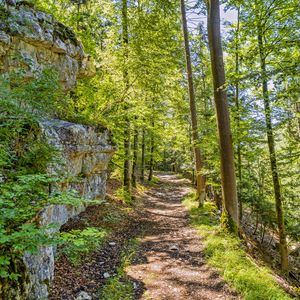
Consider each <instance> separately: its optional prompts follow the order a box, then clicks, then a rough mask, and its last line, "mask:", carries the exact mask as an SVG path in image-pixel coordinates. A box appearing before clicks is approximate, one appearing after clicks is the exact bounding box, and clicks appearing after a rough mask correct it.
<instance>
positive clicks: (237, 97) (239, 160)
mask: <svg viewBox="0 0 300 300" xmlns="http://www.w3.org/2000/svg"><path fill="white" fill-rule="evenodd" d="M239 34H240V7H238V10H237V27H236V41H235V73H236V76H237V78H236V80H235V99H234V100H235V108H236V117H235V120H236V128H237V168H238V179H239V181H238V199H239V218H240V220H242V218H243V204H242V200H241V183H242V154H241V138H240V120H241V112H240V80H239V77H238V76H239V73H240V57H239V42H240V41H239Z"/></svg>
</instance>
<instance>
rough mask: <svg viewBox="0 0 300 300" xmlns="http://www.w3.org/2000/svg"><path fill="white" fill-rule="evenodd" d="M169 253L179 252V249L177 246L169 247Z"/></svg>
mask: <svg viewBox="0 0 300 300" xmlns="http://www.w3.org/2000/svg"><path fill="white" fill-rule="evenodd" d="M169 250H170V251H179V247H178V246H177V245H172V246H170V247H169Z"/></svg>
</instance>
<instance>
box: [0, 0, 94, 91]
mask: <svg viewBox="0 0 300 300" xmlns="http://www.w3.org/2000/svg"><path fill="white" fill-rule="evenodd" d="M5 2H7V0H6V1H5ZM0 5H1V8H3V10H4V11H5V13H4V14H3V16H2V15H1V16H0V66H1V67H0V72H1V73H4V72H8V71H9V70H12V69H18V68H21V67H22V68H24V67H25V68H26V69H28V72H27V74H28V77H32V76H34V74H35V73H34V72H33V71H34V70H35V71H36V70H42V69H45V68H47V67H48V66H51V67H52V68H54V69H55V70H56V71H57V72H58V74H59V79H60V83H61V85H62V86H63V88H64V90H70V89H72V88H73V87H74V86H75V84H76V80H77V79H78V78H86V77H92V76H94V75H95V73H96V68H95V65H94V62H93V60H92V59H91V58H90V57H89V56H87V55H85V54H84V51H83V46H82V44H81V42H80V41H79V40H77V38H76V36H75V34H74V32H73V31H72V30H71V29H70V28H69V27H67V26H65V25H63V24H61V23H60V22H57V21H55V20H54V18H53V17H52V16H51V15H49V14H46V13H44V12H41V11H37V10H35V9H34V7H32V6H31V5H30V3H27V2H26V1H17V2H11V3H10V5H4V4H1V2H0ZM28 49H31V50H30V51H29V50H28ZM24 53H25V54H26V55H25V56H26V57H24V58H26V59H24V61H22V62H20V61H19V64H17V65H16V63H15V60H14V59H13V58H14V57H15V56H16V55H19V54H21V56H24ZM29 62H30V63H29Z"/></svg>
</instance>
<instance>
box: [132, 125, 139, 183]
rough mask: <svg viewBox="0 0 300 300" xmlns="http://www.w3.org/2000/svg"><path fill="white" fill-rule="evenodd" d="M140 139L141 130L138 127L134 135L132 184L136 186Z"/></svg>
mask: <svg viewBox="0 0 300 300" xmlns="http://www.w3.org/2000/svg"><path fill="white" fill-rule="evenodd" d="M138 139H139V131H138V129H137V127H136V128H135V130H134V137H133V162H132V177H131V178H132V186H133V187H134V188H136V182H137V166H138V164H137V162H138Z"/></svg>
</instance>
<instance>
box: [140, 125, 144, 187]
mask: <svg viewBox="0 0 300 300" xmlns="http://www.w3.org/2000/svg"><path fill="white" fill-rule="evenodd" d="M144 179H145V128H143V131H142V153H141V176H140V180H141V182H144Z"/></svg>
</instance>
